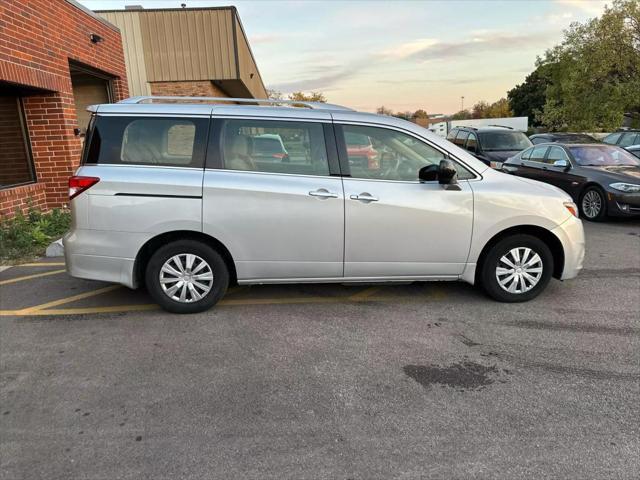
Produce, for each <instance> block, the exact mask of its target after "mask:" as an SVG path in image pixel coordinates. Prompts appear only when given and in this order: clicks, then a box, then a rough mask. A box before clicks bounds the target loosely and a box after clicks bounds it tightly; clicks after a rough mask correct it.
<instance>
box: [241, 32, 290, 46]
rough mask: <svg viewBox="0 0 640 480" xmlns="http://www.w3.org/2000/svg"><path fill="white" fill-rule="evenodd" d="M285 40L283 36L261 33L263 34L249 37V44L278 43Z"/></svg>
mask: <svg viewBox="0 0 640 480" xmlns="http://www.w3.org/2000/svg"><path fill="white" fill-rule="evenodd" d="M284 39H285V36H284V35H279V34H277V33H263V34H260V33H258V34H255V35H250V36H249V44H251V45H261V44H265V43H278V42H282V41H283V40H284Z"/></svg>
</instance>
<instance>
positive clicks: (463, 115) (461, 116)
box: [451, 108, 471, 120]
mask: <svg viewBox="0 0 640 480" xmlns="http://www.w3.org/2000/svg"><path fill="white" fill-rule="evenodd" d="M470 118H471V112H470V111H469V110H467V109H466V108H465V109H464V110H460V111H459V112H456V113H454V114H453V115H451V120H468V119H470Z"/></svg>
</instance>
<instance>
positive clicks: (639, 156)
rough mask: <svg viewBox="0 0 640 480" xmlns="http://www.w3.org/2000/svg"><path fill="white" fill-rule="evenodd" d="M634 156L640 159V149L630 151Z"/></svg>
mask: <svg viewBox="0 0 640 480" xmlns="http://www.w3.org/2000/svg"><path fill="white" fill-rule="evenodd" d="M629 151H630V152H631V153H632V154H633V155H635V156H636V157H638V158H640V148H634V149H633V150H629Z"/></svg>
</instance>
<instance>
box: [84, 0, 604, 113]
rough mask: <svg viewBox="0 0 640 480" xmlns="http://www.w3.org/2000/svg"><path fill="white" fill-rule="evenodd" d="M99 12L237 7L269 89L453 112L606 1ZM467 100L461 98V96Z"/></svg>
mask: <svg viewBox="0 0 640 480" xmlns="http://www.w3.org/2000/svg"><path fill="white" fill-rule="evenodd" d="M79 1H80V3H82V4H84V5H85V6H86V7H88V8H91V9H93V10H100V9H121V8H124V6H125V5H142V6H143V7H145V8H179V7H180V4H181V3H186V4H187V7H206V6H225V5H235V6H236V7H237V9H238V12H239V14H240V19H241V21H242V24H243V26H244V30H245V32H246V34H247V36H248V37H249V43H250V45H251V49H252V51H253V54H254V57H255V59H256V62H257V64H258V69H259V70H260V73H261V75H262V79H263V80H264V83H265V85H266V86H267V88H271V89H275V90H277V91H280V92H282V93H284V94H286V93H289V92H292V91H298V90H302V91H305V92H307V91H320V92H323V93H324V94H325V96H326V97H327V99H328V101H329V102H331V103H338V104H342V105H345V106H349V107H351V108H355V109H357V110H362V111H375V109H376V108H377V107H379V106H382V105H384V106H385V107H387V108H390V109H392V110H393V111H399V112H403V111H415V110H417V109H418V108H422V109H425V110H426V111H427V112H429V114H436V113H444V114H448V113H454V112H456V111H458V110H460V108H461V106H462V104H463V102H464V107H465V108H467V107H470V106H472V105H473V104H474V103H476V102H477V101H479V100H486V101H489V102H494V101H496V100H498V99H499V98H501V97H505V96H506V93H507V91H508V90H510V89H511V88H513V87H514V86H515V85H517V84H519V83H522V82H523V81H524V79H525V77H526V76H527V74H528V73H530V72H531V71H532V70H533V69H534V68H535V61H536V57H537V56H540V55H542V54H543V53H544V51H545V50H546V49H548V48H550V47H553V46H554V45H556V44H558V43H559V42H560V41H561V40H562V32H563V30H564V29H566V28H567V27H569V25H570V24H571V22H575V21H580V22H583V21H585V20H587V19H589V18H592V17H595V16H598V15H600V14H601V13H602V11H603V9H604V5H605V4H606V3H610V1H609V2H607V1H606V0H448V1H446V0H411V1H405V0H395V1H392V0H388V1H383V0H377V1H366V0H360V1H342V0H323V1H321V0H309V1H303V0H299V1H271V0H246V1H245V0H230V1H217V0H208V1H207V0H199V1H195V0H79ZM463 96H464V100H462V98H461V97H463Z"/></svg>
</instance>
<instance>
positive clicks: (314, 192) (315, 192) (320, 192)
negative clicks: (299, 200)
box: [309, 188, 338, 198]
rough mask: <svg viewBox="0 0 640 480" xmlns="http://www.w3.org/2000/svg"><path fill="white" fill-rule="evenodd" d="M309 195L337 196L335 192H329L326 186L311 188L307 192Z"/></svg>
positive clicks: (321, 196)
mask: <svg viewBox="0 0 640 480" xmlns="http://www.w3.org/2000/svg"><path fill="white" fill-rule="evenodd" d="M309 195H311V196H312V197H320V198H338V194H337V193H333V192H330V191H329V190H327V189H326V188H319V189H318V190H312V191H310V192H309Z"/></svg>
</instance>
